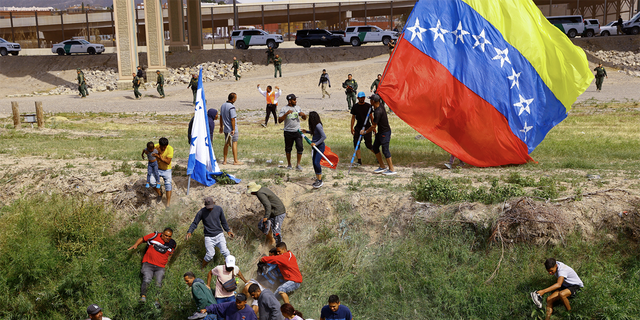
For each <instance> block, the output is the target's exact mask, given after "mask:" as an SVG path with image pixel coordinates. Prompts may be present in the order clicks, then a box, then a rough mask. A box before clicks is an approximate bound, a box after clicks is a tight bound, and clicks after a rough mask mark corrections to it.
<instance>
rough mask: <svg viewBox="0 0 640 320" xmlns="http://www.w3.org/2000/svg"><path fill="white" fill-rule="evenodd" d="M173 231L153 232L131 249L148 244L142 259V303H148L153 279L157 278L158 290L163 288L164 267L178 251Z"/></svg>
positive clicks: (167, 229) (140, 239) (169, 229)
mask: <svg viewBox="0 0 640 320" xmlns="http://www.w3.org/2000/svg"><path fill="white" fill-rule="evenodd" d="M172 236H173V230H172V229H171V228H165V229H164V231H162V232H157V231H156V232H152V233H150V234H148V235H146V236H144V237H141V238H138V240H136V243H134V244H133V245H132V246H131V247H129V249H127V250H133V249H136V248H138V246H139V245H140V244H142V243H143V242H146V243H147V251H146V252H145V254H144V257H143V258H142V269H141V270H140V273H142V284H141V285H140V302H146V301H147V287H148V286H149V283H151V279H153V277H155V278H156V285H157V286H158V288H160V287H162V278H164V266H165V265H166V264H167V262H169V258H170V257H171V255H172V254H173V252H174V250H175V249H176V242H175V241H174V240H173V239H171V237H172Z"/></svg>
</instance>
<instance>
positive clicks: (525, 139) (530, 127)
mask: <svg viewBox="0 0 640 320" xmlns="http://www.w3.org/2000/svg"><path fill="white" fill-rule="evenodd" d="M531 129H533V126H527V122H526V121H525V122H524V128H523V129H522V130H520V132H524V141H525V142H526V141H527V132H529V131H531Z"/></svg>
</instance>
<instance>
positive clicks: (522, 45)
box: [378, 0, 593, 167]
mask: <svg viewBox="0 0 640 320" xmlns="http://www.w3.org/2000/svg"><path fill="white" fill-rule="evenodd" d="M592 80H593V75H592V74H591V70H590V69H589V64H588V61H587V58H586V55H585V53H584V51H582V49H580V48H578V47H576V46H574V45H573V44H572V43H571V41H569V39H568V38H567V36H566V35H565V34H564V33H562V32H561V31H560V30H558V29H557V28H556V27H555V26H553V25H552V24H550V23H549V22H548V21H547V19H546V18H545V17H544V16H543V15H542V13H541V12H540V10H539V9H538V8H537V7H536V6H535V5H534V3H533V1H530V0H500V1H498V0H495V1H487V0H419V1H418V2H417V3H416V5H415V7H414V9H413V11H412V13H411V15H410V16H409V18H408V19H407V22H406V25H405V31H404V33H403V35H402V37H401V39H400V40H399V41H398V44H397V46H396V49H395V51H394V53H393V55H392V57H391V59H390V60H389V62H388V64H387V67H386V70H385V74H384V78H383V80H382V82H381V83H380V87H379V89H378V93H379V94H380V95H381V97H382V98H383V99H384V101H386V102H387V103H388V104H389V106H390V107H391V109H392V110H393V111H394V112H395V113H396V114H397V115H398V116H399V117H400V118H401V119H403V120H404V121H405V122H406V123H408V124H409V125H410V126H411V127H413V128H414V129H415V130H417V131H418V132H420V133H421V134H422V135H423V136H425V137H426V138H428V139H429V140H431V141H433V142H434V143H435V144H437V145H439V146H440V147H442V148H443V149H445V150H446V151H448V152H449V153H451V154H453V155H455V156H456V157H458V158H459V159H461V160H462V161H464V162H466V163H470V164H472V165H474V166H478V167H489V166H499V165H506V164H522V163H526V162H528V161H533V159H532V158H531V157H530V156H529V154H530V153H531V152H532V151H533V150H534V149H535V148H536V147H537V146H538V144H540V142H542V140H543V139H544V138H545V136H546V135H547V133H548V132H549V130H551V129H552V128H553V127H554V126H555V125H557V124H558V123H560V122H561V121H562V120H564V119H565V118H566V117H567V112H568V111H569V110H570V109H571V105H572V104H573V103H574V102H575V100H576V98H577V97H578V96H579V95H580V94H581V93H582V92H584V90H585V89H586V88H587V87H588V86H589V84H590V83H591V81H592Z"/></svg>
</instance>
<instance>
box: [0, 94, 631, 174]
mask: <svg viewBox="0 0 640 320" xmlns="http://www.w3.org/2000/svg"><path fill="white" fill-rule="evenodd" d="M629 106H630V105H629V104H625V103H620V104H615V103H611V104H610V105H609V106H608V108H607V109H602V108H600V107H599V106H598V107H595V106H589V105H588V104H586V105H576V106H575V107H574V108H573V109H572V111H571V112H570V114H569V117H568V118H567V119H566V120H565V121H563V122H562V123H560V124H559V125H558V126H557V127H556V128H554V129H553V130H551V132H549V134H548V136H547V138H546V139H545V140H544V141H543V142H542V143H541V144H540V145H539V146H538V148H536V150H535V151H534V152H533V153H532V154H531V156H532V157H533V158H534V159H535V160H536V161H538V163H537V164H530V165H527V166H519V167H518V168H524V169H528V170H552V169H586V170H609V169H612V170H629V171H638V170H639V169H640V162H639V159H640V128H639V127H638V126H637V125H636V124H637V123H638V121H639V120H640V119H639V118H640V112H638V111H636V110H635V109H633V108H629ZM603 110H604V111H603ZM56 115H59V116H64V117H66V118H68V119H69V121H62V122H60V121H59V122H57V123H56V124H55V128H54V129H55V130H56V131H54V132H53V133H47V134H40V133H38V132H28V133H27V132H24V131H19V130H18V131H15V130H11V129H3V130H0V142H1V143H0V154H9V155H14V156H18V157H22V156H43V157H47V158H54V159H73V158H77V157H83V158H87V157H88V158H98V159H106V160H118V161H131V160H138V161H139V156H140V151H141V150H142V149H143V148H144V147H145V143H146V142H147V141H157V140H158V138H160V137H161V136H164V137H167V138H168V139H169V142H170V144H171V145H172V146H173V147H174V148H175V157H182V158H186V156H187V153H188V144H187V141H186V140H187V139H186V129H187V123H188V121H189V119H190V115H166V116H165V115H157V114H108V113H81V114H78V113H64V114H62V113H61V114H56ZM321 116H322V119H323V123H324V126H325V131H326V132H327V135H328V139H327V144H328V145H329V146H331V148H332V150H333V151H334V152H336V153H337V154H338V155H339V156H340V159H341V163H343V164H348V162H349V161H350V160H351V156H352V154H353V145H352V142H351V141H352V140H351V139H352V138H351V135H350V132H349V124H350V117H349V116H348V115H346V114H342V113H335V112H334V113H327V114H323V115H321ZM132 119H136V121H133V120H132ZM10 121H11V120H10V119H9V118H5V119H3V120H2V122H3V123H5V124H7V123H10ZM254 122H255V123H254ZM159 124H161V125H159ZM390 124H391V127H392V129H393V136H392V142H391V152H392V157H393V161H394V164H397V165H399V166H412V167H429V166H441V165H442V163H443V162H445V161H446V160H447V159H448V154H447V153H446V152H445V151H444V150H442V149H441V148H440V147H438V146H436V145H435V144H433V143H431V142H430V141H428V140H426V139H415V137H416V136H417V135H418V133H417V132H416V131H414V130H413V129H412V128H410V127H409V126H408V125H406V124H405V123H404V122H402V121H401V120H400V119H398V118H397V117H395V116H393V115H391V116H390ZM52 126H54V125H53V124H52V123H47V127H52ZM302 127H307V124H306V123H304V122H303V124H302ZM239 128H240V141H239V155H240V157H241V158H243V159H255V163H256V165H267V166H275V165H276V164H277V163H278V161H284V162H285V163H286V159H285V157H284V143H283V138H282V131H281V127H280V126H270V127H269V128H267V129H263V128H261V127H259V126H258V124H257V122H256V121H254V120H252V119H249V120H243V121H241V122H240V124H239ZM216 129H217V128H216ZM216 131H217V130H216ZM74 133H76V134H74ZM213 146H214V151H215V153H216V155H217V157H218V158H221V157H222V141H221V139H220V135H219V134H217V133H216V135H215V136H214V139H213ZM305 148H306V150H305V155H304V156H303V164H304V165H310V164H311V161H310V157H309V154H308V150H309V147H308V146H307V145H305ZM362 158H363V162H364V163H365V164H369V165H373V164H374V163H375V159H374V157H373V155H372V154H371V153H370V152H369V151H367V150H363V157H362ZM266 159H271V160H272V162H271V163H270V164H267V163H266V162H265V161H266Z"/></svg>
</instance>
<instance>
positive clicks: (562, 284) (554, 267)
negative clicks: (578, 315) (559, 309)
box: [531, 258, 584, 320]
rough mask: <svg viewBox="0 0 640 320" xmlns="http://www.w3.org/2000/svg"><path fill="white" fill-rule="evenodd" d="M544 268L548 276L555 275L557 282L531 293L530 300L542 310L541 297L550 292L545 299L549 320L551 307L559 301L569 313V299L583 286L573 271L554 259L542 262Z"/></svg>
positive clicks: (547, 318) (551, 311) (547, 319)
mask: <svg viewBox="0 0 640 320" xmlns="http://www.w3.org/2000/svg"><path fill="white" fill-rule="evenodd" d="M544 267H545V268H546V269H547V272H548V273H549V274H552V275H555V276H556V277H557V278H558V281H556V283H555V284H553V285H552V286H550V287H548V288H546V289H544V290H540V291H534V292H531V299H533V303H535V304H536V306H537V307H538V308H542V296H544V295H545V294H546V293H549V292H551V295H549V296H548V297H547V317H546V320H549V318H551V314H552V313H553V305H554V304H555V303H558V302H560V301H561V302H562V304H564V306H565V308H567V311H571V305H570V304H569V299H570V298H574V297H575V296H576V293H577V292H578V291H579V290H580V289H581V288H583V287H584V284H583V283H582V280H580V277H578V274H577V273H576V272H575V271H574V270H573V269H571V268H570V267H569V266H567V265H566V264H564V263H562V262H560V261H556V259H554V258H549V259H547V260H546V261H545V262H544Z"/></svg>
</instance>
